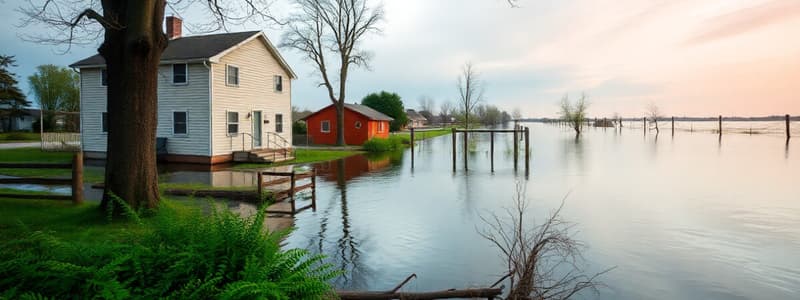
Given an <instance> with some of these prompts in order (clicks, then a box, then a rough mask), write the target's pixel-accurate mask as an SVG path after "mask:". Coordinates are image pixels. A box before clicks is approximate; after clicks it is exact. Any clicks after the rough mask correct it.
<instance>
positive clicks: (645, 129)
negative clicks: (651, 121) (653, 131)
mask: <svg viewBox="0 0 800 300" xmlns="http://www.w3.org/2000/svg"><path fill="white" fill-rule="evenodd" d="M642 128H643V130H644V132H647V117H643V118H642Z"/></svg>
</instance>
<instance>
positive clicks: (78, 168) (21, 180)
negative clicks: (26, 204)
mask: <svg viewBox="0 0 800 300" xmlns="http://www.w3.org/2000/svg"><path fill="white" fill-rule="evenodd" d="M0 168H3V169H72V176H71V178H26V177H15V178H0V184H41V185H70V186H71V187H72V192H71V195H69V196H67V195H39V194H15V193H0V198H17V199H52V200H72V202H73V203H75V204H79V203H82V202H83V153H82V152H76V153H75V155H73V157H72V163H68V164H67V163H0Z"/></svg>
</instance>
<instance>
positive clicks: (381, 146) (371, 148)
mask: <svg viewBox="0 0 800 300" xmlns="http://www.w3.org/2000/svg"><path fill="white" fill-rule="evenodd" d="M409 142H410V140H409V138H408V137H401V136H396V135H392V136H389V138H388V139H382V138H371V139H370V140H369V141H366V142H365V143H364V146H363V147H364V151H367V152H387V151H394V150H397V149H400V148H401V147H403V145H407V144H408V143H409Z"/></svg>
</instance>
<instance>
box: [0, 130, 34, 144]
mask: <svg viewBox="0 0 800 300" xmlns="http://www.w3.org/2000/svg"><path fill="white" fill-rule="evenodd" d="M38 141H41V137H40V135H39V134H38V133H35V132H10V133H0V143H14V142H38Z"/></svg>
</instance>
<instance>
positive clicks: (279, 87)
mask: <svg viewBox="0 0 800 300" xmlns="http://www.w3.org/2000/svg"><path fill="white" fill-rule="evenodd" d="M275 91H276V92H282V91H283V77H282V76H281V75H275Z"/></svg>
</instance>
